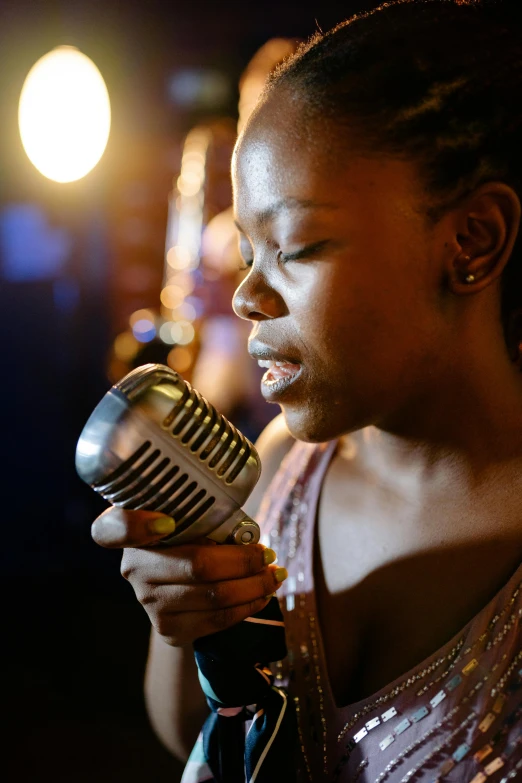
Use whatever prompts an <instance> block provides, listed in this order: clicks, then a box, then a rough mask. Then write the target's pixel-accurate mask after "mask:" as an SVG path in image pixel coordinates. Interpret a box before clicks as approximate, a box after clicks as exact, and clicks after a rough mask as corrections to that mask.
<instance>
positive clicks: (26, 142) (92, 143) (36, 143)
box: [18, 46, 111, 182]
mask: <svg viewBox="0 0 522 783" xmlns="http://www.w3.org/2000/svg"><path fill="white" fill-rule="evenodd" d="M18 122H19V128H20V136H21V139H22V144H23V146H24V149H25V151H26V153H27V156H28V157H29V159H30V161H31V162H32V163H33V164H34V166H36V168H37V169H38V171H40V172H41V173H42V174H43V175H44V176H45V177H47V178H48V179H52V180H55V181H56V182H73V181H74V180H77V179H81V177H84V176H85V175H86V174H88V172H89V171H91V169H93V168H94V166H95V165H96V164H97V163H98V161H99V160H100V158H101V156H102V155H103V152H104V150H105V147H106V145H107V141H108V138H109V131H110V125H111V108H110V101H109V93H108V92H107V87H106V86H105V82H104V80H103V77H102V75H101V73H100V71H99V70H98V68H97V67H96V66H95V64H94V63H93V62H92V60H90V59H89V58H88V57H87V56H86V55H85V54H83V53H82V52H80V51H79V50H78V49H76V48H75V47H74V46H58V47H57V48H56V49H53V50H52V51H51V52H49V53H48V54H46V55H44V56H43V57H41V58H40V59H39V60H38V62H36V63H35V65H34V66H33V67H32V68H31V70H30V71H29V74H28V75H27V78H26V80H25V82H24V86H23V88H22V93H21V96H20V104H19V107H18Z"/></svg>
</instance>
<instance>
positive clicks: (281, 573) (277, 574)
mask: <svg viewBox="0 0 522 783" xmlns="http://www.w3.org/2000/svg"><path fill="white" fill-rule="evenodd" d="M287 576H288V571H287V570H286V568H276V570H275V571H274V578H275V580H276V582H284V580H285V579H286V577H287Z"/></svg>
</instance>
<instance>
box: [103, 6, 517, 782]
mask: <svg viewBox="0 0 522 783" xmlns="http://www.w3.org/2000/svg"><path fill="white" fill-rule="evenodd" d="M520 32H521V31H520V22H519V18H518V13H517V9H516V6H515V5H510V4H506V3H500V4H489V3H472V2H442V1H441V0H431V1H430V0H428V2H415V1H413V2H410V1H408V0H406V2H392V3H386V4H385V5H383V6H381V7H380V8H378V9H376V10H375V11H374V12H372V13H370V14H363V15H359V16H356V17H354V18H352V19H350V20H348V22H346V23H344V24H343V25H340V26H339V27H338V28H336V29H335V30H333V31H331V32H330V33H327V34H326V35H322V34H320V35H317V36H316V37H315V38H314V39H313V40H312V41H311V42H310V43H309V44H308V45H307V46H305V47H304V48H303V49H302V50H301V51H300V52H298V53H297V55H296V56H295V57H294V58H292V59H291V60H290V61H288V62H287V63H286V64H285V65H284V66H283V67H282V69H281V70H280V71H279V72H278V73H277V74H276V75H275V76H274V77H273V78H272V79H271V80H270V83H269V85H268V87H267V89H266V91H265V93H264V95H263V97H262V99H261V101H260V103H259V104H258V106H257V108H256V110H255V112H254V114H253V115H252V117H251V118H250V120H249V122H248V125H247V127H246V128H245V129H244V131H243V133H242V135H241V137H240V139H239V142H238V145H237V148H236V152H235V157H234V166H233V174H234V183H235V213H236V219H237V225H238V229H239V232H240V243H241V249H242V254H243V257H244V260H245V263H246V265H247V267H249V272H248V274H247V276H246V277H245V279H244V281H243V282H242V284H241V285H240V287H239V289H238V290H237V292H236V294H235V297H234V302H233V306H234V309H235V311H236V313H237V315H238V316H239V317H241V318H244V319H247V320H249V321H250V322H251V324H252V332H251V337H250V342H249V351H250V353H251V355H252V356H253V358H254V359H257V360H259V361H263V362H266V363H268V365H269V366H267V372H266V374H265V376H264V378H263V382H262V392H263V394H264V396H265V398H266V399H268V400H269V401H271V402H274V403H277V404H279V405H280V406H281V410H282V414H281V416H278V417H277V418H276V419H275V420H274V421H273V422H271V423H270V425H269V426H268V428H267V429H266V430H265V432H264V433H263V434H262V436H261V438H260V440H259V442H258V444H257V446H258V449H259V452H260V455H261V459H262V462H263V475H262V479H261V483H260V485H259V487H257V488H256V492H255V493H254V495H253V496H252V497H251V498H250V501H249V505H248V507H247V508H246V510H247V513H250V514H251V515H253V516H254V517H255V518H256V519H257V520H258V521H259V522H260V524H261V526H262V529H263V532H264V536H265V539H264V541H265V543H269V544H270V547H271V548H269V549H263V547H261V546H252V547H245V548H240V547H237V548H234V547H217V546H210V545H208V546H205V545H203V544H201V545H200V544H195V545H193V546H184V547H179V548H176V549H174V548H173V549H170V550H166V549H160V548H154V547H153V546H151V545H152V544H154V543H155V541H157V540H158V539H159V538H161V536H162V535H165V533H167V532H169V531H170V530H172V526H173V524H174V523H172V522H169V521H168V520H165V519H163V518H158V517H159V515H157V514H156V515H155V514H151V513H148V514H146V513H138V512H135V513H131V512H123V511H121V510H117V509H113V510H109V511H108V512H106V513H105V514H104V515H102V516H101V517H100V518H99V519H98V520H97V521H96V522H95V525H94V528H93V535H94V538H95V540H97V541H98V543H100V544H102V545H106V546H122V547H124V548H125V551H124V556H123V568H122V570H123V573H124V576H126V578H128V579H129V580H130V581H131V583H132V585H133V587H134V589H135V591H136V594H137V597H138V599H139V600H140V601H141V602H142V603H143V605H144V607H145V609H146V611H147V612H148V614H149V616H150V618H151V621H152V625H153V632H152V643H151V653H150V659H149V664H148V671H147V682H146V693H147V700H148V705H149V711H150V716H151V720H152V722H153V725H154V726H155V728H156V730H157V732H158V734H159V736H160V737H161V738H162V739H163V741H164V742H165V744H166V745H167V746H168V747H170V748H171V749H172V751H173V752H174V753H176V754H178V755H184V754H186V752H187V751H188V749H189V748H190V746H191V744H192V742H193V741H194V738H195V736H196V734H197V730H198V728H199V727H200V725H201V722H202V720H203V719H204V717H205V714H206V708H205V704H204V700H203V697H202V696H199V697H196V691H197V679H196V675H195V666H194V663H193V658H192V651H191V648H190V643H191V642H192V641H193V640H194V639H195V638H197V637H199V636H203V635H205V634H210V633H212V632H213V631H215V630H217V629H218V628H224V627H229V626H231V625H233V624H235V623H237V622H239V621H240V620H243V619H245V618H246V617H248V616H250V615H251V614H253V613H255V612H257V611H259V610H260V609H261V608H262V607H263V606H265V605H266V602H267V599H266V598H265V597H264V596H268V595H270V594H271V593H273V592H274V591H275V590H278V588H280V587H281V589H280V590H279V592H278V595H279V596H280V598H281V605H282V608H283V611H284V614H285V620H286V628H287V641H288V647H289V655H288V657H287V658H286V659H285V660H284V661H282V662H281V663H280V664H279V665H278V666H277V670H276V674H277V678H278V680H277V681H278V682H279V683H281V684H282V685H283V686H286V688H288V690H289V692H290V694H291V696H292V697H293V699H294V703H295V705H296V709H297V714H298V722H299V730H298V741H299V746H300V751H299V756H300V762H299V764H300V769H299V776H300V780H302V781H307V780H311V781H323V780H324V781H330V780H338V781H346V782H348V781H365V782H366V781H379V783H380V781H385V780H386V781H391V782H392V783H399V781H408V780H416V781H417V780H422V781H433V780H436V781H439V780H440V781H442V780H444V781H446V780H447V781H459V782H460V781H462V783H468V781H470V782H471V781H473V783H482V782H483V781H485V780H489V779H490V778H491V779H492V780H493V781H501V780H502V781H507V780H511V779H518V777H520V778H522V744H521V741H522V706H521V705H522V688H521V687H520V686H521V685H522V636H521V628H520V616H521V614H522V595H521V593H520V584H521V582H522V565H521V563H522V501H521V498H522V375H521V370H522V317H521V313H522V258H521V246H520V238H519V237H520V232H519V226H520V213H521V206H520V197H521V192H522V191H521V187H522V158H521V156H520V146H521V142H522V125H521V123H522V113H521V110H520V101H519V99H518V96H519V94H521V87H522V84H521V78H522V56H521V55H522V52H521V45H522V44H521V41H522V37H521V34H520ZM275 362H278V363H282V364H275ZM260 504H261V505H260ZM155 524H156V525H159V527H158V528H157V530H156V532H154V525H155ZM169 524H170V528H168V527H167V526H168V525H169ZM141 547H143V548H141ZM272 548H273V549H275V550H276V551H277V554H278V557H279V559H278V563H277V564H274V563H273V562H271V560H272V558H273V553H272ZM285 569H286V570H285ZM287 574H288V578H286V576H287Z"/></svg>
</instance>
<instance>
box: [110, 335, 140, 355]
mask: <svg viewBox="0 0 522 783" xmlns="http://www.w3.org/2000/svg"><path fill="white" fill-rule="evenodd" d="M139 347H140V344H139V342H138V340H137V339H136V338H135V337H134V335H133V334H132V332H122V333H121V334H119V335H118V336H117V337H116V339H115V340H114V355H115V356H116V358H117V359H120V361H122V362H130V361H131V360H132V359H134V357H135V356H136V354H137V353H138V349H139Z"/></svg>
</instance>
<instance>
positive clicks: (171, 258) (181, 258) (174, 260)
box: [167, 245, 191, 269]
mask: <svg viewBox="0 0 522 783" xmlns="http://www.w3.org/2000/svg"><path fill="white" fill-rule="evenodd" d="M190 261H191V256H190V250H189V249H188V248H186V247H182V246H181V245H175V246H174V247H171V248H170V250H169V251H168V253H167V264H168V265H169V266H171V267H172V268H173V269H186V268H187V267H188V266H189V265H190Z"/></svg>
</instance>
